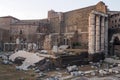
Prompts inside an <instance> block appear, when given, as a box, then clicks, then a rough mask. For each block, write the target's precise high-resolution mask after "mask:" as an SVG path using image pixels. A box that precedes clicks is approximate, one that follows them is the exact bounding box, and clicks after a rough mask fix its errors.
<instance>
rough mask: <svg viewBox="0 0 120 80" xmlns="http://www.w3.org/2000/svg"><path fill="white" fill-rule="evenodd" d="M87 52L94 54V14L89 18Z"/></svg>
mask: <svg viewBox="0 0 120 80" xmlns="http://www.w3.org/2000/svg"><path fill="white" fill-rule="evenodd" d="M88 45H89V46H88V52H89V53H90V54H94V53H95V14H90V16H89V44H88Z"/></svg>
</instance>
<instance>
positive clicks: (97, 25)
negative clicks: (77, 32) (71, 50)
mask: <svg viewBox="0 0 120 80" xmlns="http://www.w3.org/2000/svg"><path fill="white" fill-rule="evenodd" d="M100 31H101V30H100V16H99V15H97V16H96V53H98V52H100Z"/></svg>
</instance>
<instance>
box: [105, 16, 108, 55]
mask: <svg viewBox="0 0 120 80" xmlns="http://www.w3.org/2000/svg"><path fill="white" fill-rule="evenodd" d="M105 55H106V56H107V55H108V18H107V17H106V19H105Z"/></svg>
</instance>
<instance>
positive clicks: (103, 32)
mask: <svg viewBox="0 0 120 80" xmlns="http://www.w3.org/2000/svg"><path fill="white" fill-rule="evenodd" d="M104 43H105V17H102V19H101V51H102V52H104V50H105V45H104Z"/></svg>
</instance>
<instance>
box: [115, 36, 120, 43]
mask: <svg viewBox="0 0 120 80" xmlns="http://www.w3.org/2000/svg"><path fill="white" fill-rule="evenodd" d="M113 44H114V45H120V40H119V38H118V37H117V36H116V37H115V38H114V40H113Z"/></svg>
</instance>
